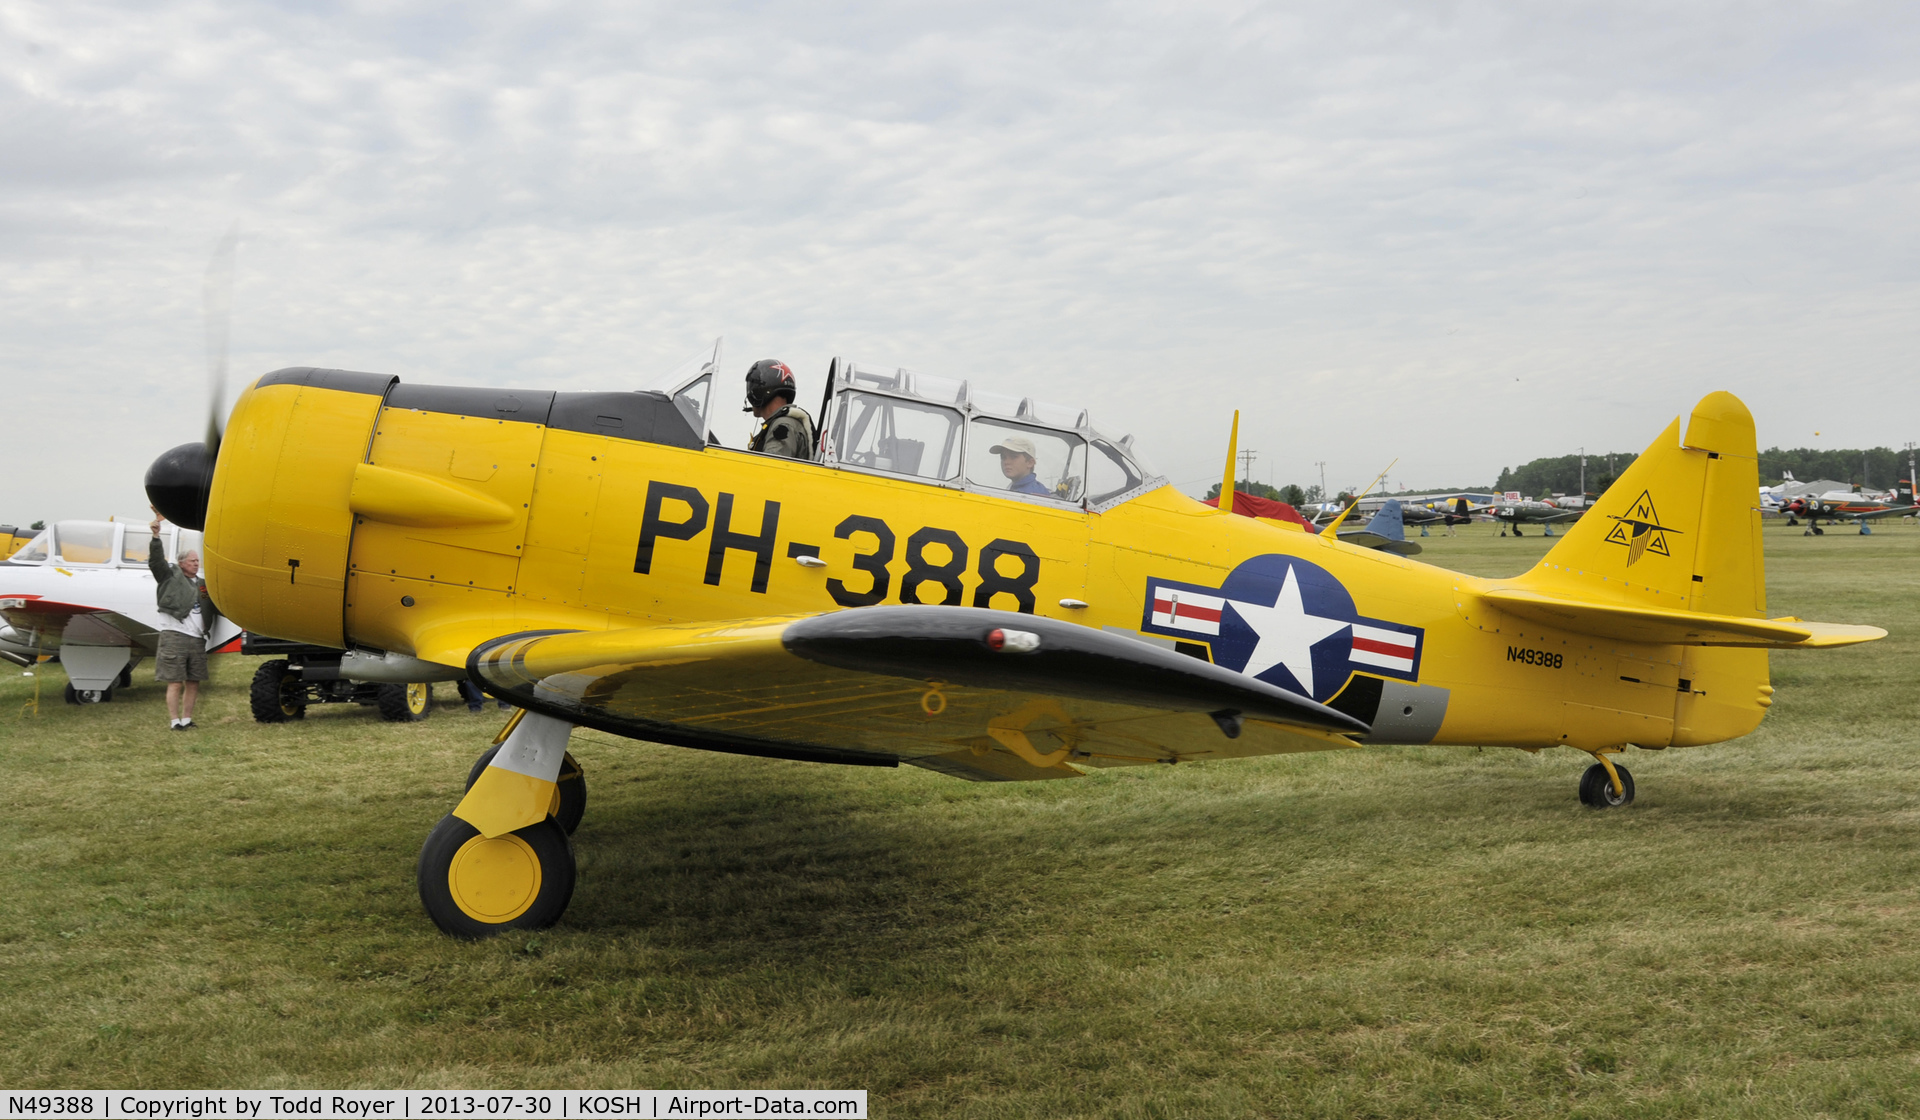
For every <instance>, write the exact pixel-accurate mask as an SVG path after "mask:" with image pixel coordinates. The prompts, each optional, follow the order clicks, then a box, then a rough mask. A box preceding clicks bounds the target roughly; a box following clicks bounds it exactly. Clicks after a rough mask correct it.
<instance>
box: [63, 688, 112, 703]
mask: <svg viewBox="0 0 1920 1120" xmlns="http://www.w3.org/2000/svg"><path fill="white" fill-rule="evenodd" d="M60 696H61V699H63V700H65V701H66V702H67V703H69V704H111V703H113V689H111V688H75V687H73V686H72V685H71V684H69V685H68V686H67V689H66V691H65V692H62V693H61V694H60Z"/></svg>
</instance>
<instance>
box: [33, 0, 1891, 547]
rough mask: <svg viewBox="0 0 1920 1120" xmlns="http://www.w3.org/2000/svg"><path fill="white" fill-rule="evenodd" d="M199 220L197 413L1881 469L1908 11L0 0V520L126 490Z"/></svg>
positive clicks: (1215, 470)
mask: <svg viewBox="0 0 1920 1120" xmlns="http://www.w3.org/2000/svg"><path fill="white" fill-rule="evenodd" d="M236 222H237V223H238V226H239V229H240V238H241V240H240V249H239V257H238V269H237V274H236V280H235V285H234V294H233V320H232V323H233V325H232V364H233V371H234V372H233V381H234V384H235V386H236V387H237V386H238V385H239V384H242V383H244V382H245V381H247V380H250V379H252V378H253V377H255V376H258V375H259V374H260V373H263V372H266V371H269V370H273V369H277V368H280V367H283V366H290V365H322V366H339V367H345V368H349V369H363V370H376V371H380V372H386V373H394V374H398V375H399V376H400V377H401V378H402V379H404V380H408V381H422V382H429V383H439V384H486V385H516V386H540V387H554V388H581V389H584V388H627V387H633V386H634V385H637V384H639V383H642V382H644V381H645V380H647V379H648V378H649V377H651V376H652V375H655V374H657V373H659V372H662V371H664V370H666V369H669V368H671V367H673V366H675V365H677V364H679V362H680V361H682V360H683V359H685V358H687V357H688V356H690V355H691V354H692V353H694V352H695V351H696V350H697V349H699V348H700V346H701V345H702V344H703V343H708V342H710V340H711V339H712V338H713V337H715V336H719V335H724V336H725V337H726V340H727V355H728V363H727V364H728V366H729V367H731V368H730V369H729V371H728V375H729V381H731V380H732V379H734V378H737V377H738V376H739V375H740V374H742V373H744V371H745V368H746V366H747V365H748V364H749V363H750V362H751V361H752V360H753V359H755V358H759V357H766V356H778V357H782V358H784V359H786V360H787V361H788V362H789V363H790V364H792V365H793V366H794V367H795V368H796V370H798V371H799V373H800V374H801V378H802V385H803V388H804V389H806V391H807V392H808V393H814V392H817V391H818V387H819V385H820V383H821V375H822V374H823V373H824V371H825V368H826V364H827V362H828V360H829V358H830V357H832V356H833V355H835V354H844V355H847V356H850V357H853V358H855V359H858V360H867V361H872V362H875V363H880V364H889V365H907V366H912V367H914V368H917V369H922V370H926V371H929V372H936V373H943V374H949V375H954V376H963V377H968V378H972V379H974V380H975V381H976V383H979V384H982V385H985V386H988V387H994V388H999V389H1003V390H1011V391H1021V392H1026V393H1030V394H1032V395H1035V396H1039V397H1044V398H1048V399H1052V400H1057V401H1060V402H1062V403H1073V404H1080V405H1085V406H1087V407H1090V408H1091V409H1092V410H1093V413H1094V416H1095V419H1096V422H1099V423H1101V424H1102V425H1103V426H1108V427H1111V428H1114V429H1116V430H1132V431H1134V432H1135V433H1136V434H1137V435H1138V438H1139V440H1140V442H1141V444H1142V445H1143V446H1144V447H1145V448H1146V449H1147V450H1148V452H1149V455H1150V457H1151V458H1152V459H1153V460H1155V461H1156V463H1157V465H1158V466H1159V467H1160V469H1161V470H1162V471H1163V472H1164V473H1166V474H1167V475H1169V476H1170V477H1171V478H1173V479H1174V480H1175V481H1176V482H1178V483H1180V484H1182V485H1183V486H1184V487H1186V488H1188V489H1189V490H1201V489H1204V487H1205V485H1206V484H1207V481H1208V480H1210V479H1214V478H1218V476H1219V465H1218V464H1219V461H1220V456H1221V453H1222V451H1223V448H1224V442H1225V435H1226V428H1227V422H1228V419H1229V416H1230V414H1231V410H1232V409H1234V408H1236V407H1237V408H1240V409H1242V410H1243V421H1242V425H1243V445H1244V446H1251V447H1253V448H1256V449H1258V451H1259V452H1260V459H1259V462H1258V464H1257V465H1256V466H1255V468H1254V472H1253V473H1254V475H1255V476H1256V477H1259V478H1262V479H1267V478H1271V479H1272V480H1273V481H1276V482H1283V483H1284V482H1287V481H1290V480H1291V481H1299V482H1302V483H1305V482H1310V481H1314V480H1315V479H1317V477H1318V476H1317V468H1316V467H1315V464H1316V463H1317V462H1320V461H1325V462H1326V464H1327V467H1326V471H1327V481H1328V482H1329V483H1330V484H1332V485H1334V486H1340V485H1344V484H1350V483H1356V482H1364V481H1365V480H1366V479H1368V478H1370V477H1371V476H1372V475H1373V474H1374V473H1375V472H1376V471H1377V470H1379V469H1380V468H1381V467H1383V466H1384V465H1385V464H1386V463H1387V462H1388V461H1389V460H1391V459H1394V458H1398V459H1399V466H1398V467H1396V468H1395V470H1394V474H1393V480H1394V481H1395V482H1403V483H1405V484H1407V485H1410V486H1457V485H1465V484H1484V483H1487V482H1490V481H1491V480H1492V478H1493V476H1494V475H1495V474H1496V473H1497V472H1498V471H1499V469H1500V468H1501V467H1502V466H1505V465H1511V464H1516V463H1519V462H1522V461H1525V460H1527V459H1530V458H1533V457H1535V456H1538V455H1545V454H1561V453H1565V452H1568V451H1571V450H1573V449H1574V448H1576V447H1578V446H1582V445H1584V446H1585V447H1586V448H1587V449H1588V450H1590V451H1606V450H1611V449H1638V448H1640V447H1642V446H1644V445H1645V444H1646V443H1647V442H1648V441H1649V440H1650V439H1651V438H1652V437H1653V435H1654V434H1655V433H1656V432H1657V431H1658V430H1659V428H1660V427H1661V426H1662V425H1663V424H1664V423H1665V422H1666V420H1667V419H1669V418H1671V417H1672V416H1674V415H1675V414H1677V413H1683V412H1685V411H1686V410H1687V409H1688V408H1689V407H1690V406H1691V404H1692V403H1693V401H1694V400H1695V399H1697V397H1698V396H1699V395H1700V394H1702V393H1704V392H1706V391H1709V390H1713V389H1720V388H1725V389H1731V390H1733V391H1735V392H1737V393H1739V394H1741V395H1742V396H1743V397H1744V398H1745V399H1746V400H1747V402H1748V404H1749V405H1750V406H1751V407H1752V408H1753V409H1754V412H1755V414H1756V416H1757V417H1758V419H1759V422H1760V439H1761V443H1762V445H1763V446H1766V445H1770V444H1779V445H1783V446H1824V447H1848V446H1859V445H1870V444H1888V445H1895V446H1897V445H1900V444H1902V443H1905V442H1906V441H1908V440H1920V415H1916V406H1920V389H1916V387H1915V386H1916V372H1917V371H1916V358H1917V357H1920V317H1917V316H1916V306H1917V305H1916V298H1917V297H1920V6H1915V5H1913V4H1911V3H1806V2H1794V3H1757V2H1756V3H1741V2H1718V3H1714V2H1703V3H1697V4H1692V5H1673V4H1670V3H1577V2H1572V3H1539V4H1530V3H1520V2H1514V0H1503V2H1500V3H1486V4H1482V3H1466V2H1462V3H1448V2H1434V3H1425V4H1377V3H1368V2H1365V0H1348V2H1344V3H1337V4H1335V3H1328V4H1322V5H1298V4H1292V5H1272V6H1264V5H1259V4H1246V3H1231V4H1209V3H1203V2H1194V0H1185V2H1182V3H1179V4H1149V3H1115V4H1082V5H1073V4H1033V3H1031V2H1023V3H996V2H994V0H969V2H967V3H959V4H941V3H937V2H936V3H916V4H902V5H895V6H867V5H862V4H855V3H846V4H811V5H802V4H792V5H781V4H764V5H763V4H736V5H728V4H724V3H708V4H699V5H692V4H652V5H650V4H643V3H632V2H623V3H618V4H607V5H593V4H564V3H525V2H519V0H499V2H496V3H492V4H488V5H468V4H454V3H406V2H404V0H397V2H383V3H379V4H372V3H366V4H352V3H345V4H336V3H326V2H320V0H314V2H286V3H279V4H267V3H260V4H249V3H220V2H211V0H202V2H191V3H177V4H131V3H129V4H100V3H91V2H88V0H60V2H58V3H23V2H19V0H0V244H3V245H4V260H5V271H4V274H0V324H3V325H4V329H3V330H0V386H4V388H5V399H6V401H7V412H6V415H7V418H8V420H9V424H8V428H9V431H10V433H11V435H12V438H13V441H14V453H13V454H12V455H11V456H10V459H11V462H12V465H11V467H10V469H9V470H8V471H7V472H6V475H5V478H6V481H5V483H4V484H3V485H4V489H0V520H20V521H25V520H28V519H31V518H35V517H48V518H59V517H76V516H79V517H85V516H103V515H105V514H108V513H116V512H119V513H130V512H137V511H138V510H140V509H141V508H142V507H143V506H144V501H143V499H142V498H141V494H140V489H139V483H140V478H141V474H142V472H143V471H144V469H145V465H146V464H147V462H148V461H150V460H151V459H152V457H153V455H154V454H155V453H157V452H158V451H159V450H161V449H163V448H165V447H167V446H170V445H172V444H175V443H179V442H182V441H184V440H187V439H191V438H193V437H194V435H195V433H196V432H197V431H198V430H199V429H200V427H201V425H202V419H201V416H202V413H203V412H204V409H205V400H206V387H205V382H206V372H205V371H206V357H205V340H204V328H203V317H202V307H201V291H202V278H203V276H204V274H205V273H206V270H207V266H208V261H209V257H210V255H211V253H212V252H213V249H214V246H215V244H216V243H217V242H218V240H219V239H220V237H221V235H222V234H223V233H224V232H225V231H226V230H227V229H228V228H229V227H231V226H233V225H234V224H235V223H236ZM732 392H733V390H732V386H731V385H729V386H728V387H727V393H728V399H729V400H730V399H731V394H732ZM229 399H231V397H230V396H229ZM724 421H725V425H726V426H724V427H723V428H722V430H721V433H720V434H721V435H722V436H723V437H725V438H728V439H730V440H737V439H740V438H742V437H743V435H744V432H745V424H744V421H742V420H737V419H736V417H735V416H734V415H732V414H731V413H730V412H729V413H728V414H727V415H726V416H725V417H724ZM736 425H737V426H736ZM1816 432H1818V433H1819V434H1818V435H1816V434H1815V433H1816Z"/></svg>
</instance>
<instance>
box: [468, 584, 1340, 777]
mask: <svg viewBox="0 0 1920 1120" xmlns="http://www.w3.org/2000/svg"><path fill="white" fill-rule="evenodd" d="M995 631H999V632H1001V634H1002V635H1003V637H1004V636H1005V635H1008V634H1012V635H1014V636H1013V637H1012V638H1010V639H1005V640H1004V641H1003V642H1002V643H1001V644H1000V646H999V648H997V649H996V648H995V646H994V645H993V644H992V643H990V641H989V635H991V634H992V633H994V632H995ZM1021 635H1030V636H1031V637H1021ZM1025 645H1031V646H1032V647H1033V648H1031V650H1029V651H1026V652H1021V651H1020V649H1019V647H1021V646H1025ZM468 672H469V673H470V674H471V675H472V676H473V677H474V678H475V679H476V680H479V681H481V682H482V684H483V685H484V686H485V687H486V688H487V690H488V691H489V692H492V693H493V694H494V695H497V696H500V697H502V698H504V699H507V700H509V701H511V702H513V703H516V704H519V705H521V706H523V707H526V708H528V709H530V710H532V711H537V712H543V713H545V714H548V715H552V716H555V717H557V718H560V719H565V720H569V721H571V722H574V723H578V724H581V725H584V726H588V727H594V728H598V729H600V730H604V731H609V732H612V733H614V734H618V735H623V736H627V737H630V738H636V739H648V740H652V741H655V742H661V743H668V744H672V745H676V746H688V747H700V748H704V749H709V750H720V751H731V752H735V753H740V754H754V755H762V756H768V757H775V758H796V759H807V760H812V761H822V762H842V763H853V764H859V765H878V766H893V765H897V764H899V763H901V762H906V763H910V764H913V765H917V766H923V767H926V768H928V769H932V770H938V771H941V772H943V773H948V774H952V775H955V776H957V777H964V778H969V779H973V780H981V781H996V780H998V781H1005V780H1032V779H1043V778H1056V777H1074V776H1077V775H1078V774H1079V773H1080V771H1079V770H1077V769H1075V767H1074V765H1073V764H1080V765H1091V766H1124V765H1137V764H1145V763H1154V762H1179V761H1188V760H1198V759H1206V758H1229V757H1238V756H1244V755H1257V754H1276V753H1284V752H1293V751H1310V750H1330V749H1336V748H1344V747H1352V746H1355V745H1356V744H1355V743H1354V742H1353V740H1352V739H1351V738H1350V736H1355V735H1364V734H1366V732H1367V725H1366V724H1364V723H1362V722H1360V721H1359V720H1355V719H1353V718H1351V717H1349V716H1347V715H1345V714H1344V713H1342V712H1338V711H1335V710H1333V709H1331V708H1328V707H1325V706H1324V705H1321V704H1316V703H1314V702H1313V701H1311V700H1308V699H1306V698H1304V697H1301V696H1298V695H1295V694H1293V693H1290V692H1287V691H1285V690H1283V689H1279V688H1275V687H1273V686H1271V685H1268V684H1266V683H1264V682H1262V681H1258V680H1254V679H1252V678H1250V677H1245V676H1242V675H1240V674H1239V673H1235V672H1233V671H1231V670H1228V669H1223V668H1220V667H1219V666H1217V665H1212V664H1209V663H1207V662H1204V661H1200V660H1198V659H1195V658H1191V657H1186V656H1184V655H1181V654H1178V653H1174V652H1172V651H1169V650H1165V649H1161V648H1159V647H1157V646H1153V645H1148V644H1146V643H1142V642H1134V641H1129V640H1127V639H1125V638H1121V637H1116V636H1114V635H1111V634H1106V633H1102V632H1100V631H1097V630H1092V629H1089V628H1087V627H1083V626H1076V625H1073V624H1072V623H1067V622H1060V621H1058V620H1054V619H1045V618H1037V617H1035V616H1033V615H1022V614H1012V613H1008V612H1004V611H992V610H982V609H977V608H971V607H923V606H898V607H862V608H855V609H852V610H843V611H833V612H830V613H826V614H819V615H800V616H781V617H770V618H756V619H741V620H736V621H732V622H725V623H717V624H716V623H703V624H691V625H684V624H683V625H667V626H657V627H648V628H645V629H630V630H616V631H606V632H534V633H525V634H513V635H508V636H506V637H502V638H498V639H495V640H493V641H490V642H486V643H483V644H482V645H480V646H479V647H478V648H476V649H475V650H474V652H473V654H472V656H471V657H470V658H469V660H468Z"/></svg>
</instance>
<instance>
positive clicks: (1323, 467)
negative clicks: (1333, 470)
mask: <svg viewBox="0 0 1920 1120" xmlns="http://www.w3.org/2000/svg"><path fill="white" fill-rule="evenodd" d="M1313 465H1314V466H1316V467H1319V468H1320V500H1321V501H1323V502H1324V501H1326V500H1327V461H1326V460H1325V459H1316V460H1314V463H1313Z"/></svg>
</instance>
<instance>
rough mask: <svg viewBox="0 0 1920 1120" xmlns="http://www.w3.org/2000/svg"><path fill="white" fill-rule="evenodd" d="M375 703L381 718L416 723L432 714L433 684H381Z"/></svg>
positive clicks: (395, 721) (391, 721) (389, 720)
mask: <svg viewBox="0 0 1920 1120" xmlns="http://www.w3.org/2000/svg"><path fill="white" fill-rule="evenodd" d="M377 703H378V704H379V706H380V718H381V719H384V720H386V721H388V722H390V723H418V722H420V721H421V720H423V719H426V718H427V717H428V716H430V715H432V714H433V686H432V685H430V684H383V685H381V686H380V699H379V700H378V701H377Z"/></svg>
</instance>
